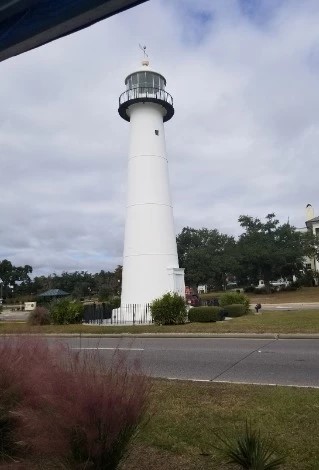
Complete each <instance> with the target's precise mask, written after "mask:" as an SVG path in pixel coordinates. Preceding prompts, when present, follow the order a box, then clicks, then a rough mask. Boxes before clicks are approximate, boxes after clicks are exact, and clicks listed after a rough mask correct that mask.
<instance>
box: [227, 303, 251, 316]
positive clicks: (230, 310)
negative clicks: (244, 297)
mask: <svg viewBox="0 0 319 470" xmlns="http://www.w3.org/2000/svg"><path fill="white" fill-rule="evenodd" d="M224 310H225V313H226V316H227V317H232V318H235V317H242V316H243V315H246V314H247V311H246V306H245V305H243V304H232V305H225V307H224Z"/></svg>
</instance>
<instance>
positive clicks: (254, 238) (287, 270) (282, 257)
mask: <svg viewBox="0 0 319 470" xmlns="http://www.w3.org/2000/svg"><path fill="white" fill-rule="evenodd" d="M265 219H266V222H262V221H261V220H260V219H258V218H253V217H250V216H247V215H241V216H240V217H239V219H238V221H239V223H240V225H241V227H242V228H243V229H244V230H245V231H244V233H243V234H242V235H240V237H239V240H238V253H239V264H238V270H237V275H238V277H239V278H240V279H241V282H242V283H247V284H250V283H256V282H258V279H263V280H264V281H265V284H266V286H267V285H269V281H271V280H272V279H277V278H279V277H291V276H292V275H293V274H295V275H299V272H300V270H302V269H303V263H304V257H305V256H311V257H312V256H315V255H316V253H317V248H316V244H317V240H316V237H315V236H314V235H312V233H310V232H309V233H301V232H298V231H297V230H296V229H295V227H293V226H291V225H290V224H289V223H285V224H283V225H280V224H279V220H277V219H276V217H275V214H268V215H267V216H266V218H265Z"/></svg>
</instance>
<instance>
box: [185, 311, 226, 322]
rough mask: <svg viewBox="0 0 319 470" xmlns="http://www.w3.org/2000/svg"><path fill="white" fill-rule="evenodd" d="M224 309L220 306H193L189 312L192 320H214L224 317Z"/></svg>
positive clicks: (189, 318) (189, 317)
mask: <svg viewBox="0 0 319 470" xmlns="http://www.w3.org/2000/svg"><path fill="white" fill-rule="evenodd" d="M223 311H224V310H223V309H222V308H220V307H193V308H191V309H190V310H189V312H188V320H189V321H190V322H214V321H220V320H223V319H224V315H223Z"/></svg>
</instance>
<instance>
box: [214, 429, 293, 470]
mask: <svg viewBox="0 0 319 470" xmlns="http://www.w3.org/2000/svg"><path fill="white" fill-rule="evenodd" d="M216 437H217V438H218V440H219V441H220V443H221V445H222V447H217V449H218V450H220V451H221V452H222V454H223V455H224V457H225V459H227V460H228V462H227V464H228V465H229V466H231V467H233V466H234V465H236V468H238V469H243V470H275V469H279V468H282V465H283V464H284V463H285V460H286V459H285V457H284V456H280V457H277V456H276V446H275V445H274V441H273V440H270V439H268V438H267V437H265V436H263V435H262V434H261V432H260V430H259V429H254V428H253V427H252V424H251V423H249V422H247V421H246V426H245V429H244V430H243V431H238V432H237V437H235V438H231V437H228V436H227V435H225V434H224V433H222V434H216Z"/></svg>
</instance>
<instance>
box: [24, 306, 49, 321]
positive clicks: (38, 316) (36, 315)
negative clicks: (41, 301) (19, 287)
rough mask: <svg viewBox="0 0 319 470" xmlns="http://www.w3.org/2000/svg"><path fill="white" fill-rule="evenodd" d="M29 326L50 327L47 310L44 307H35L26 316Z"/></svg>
mask: <svg viewBox="0 0 319 470" xmlns="http://www.w3.org/2000/svg"><path fill="white" fill-rule="evenodd" d="M28 323H29V325H50V323H51V318H50V313H49V310H48V309H47V308H45V307H36V308H35V309H34V310H32V312H30V313H29V316H28Z"/></svg>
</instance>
